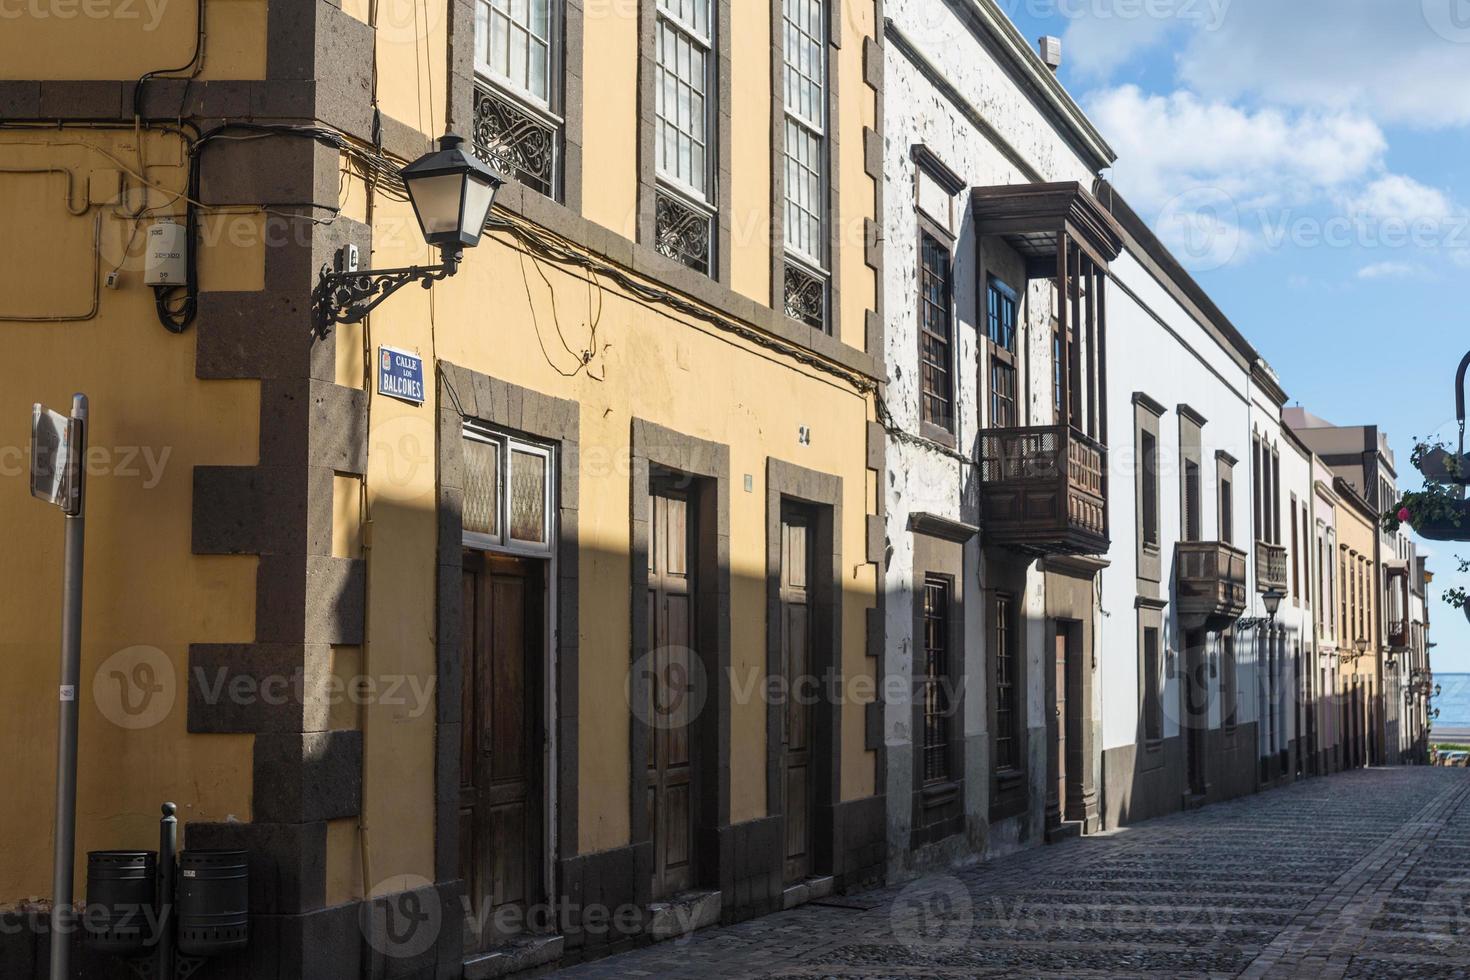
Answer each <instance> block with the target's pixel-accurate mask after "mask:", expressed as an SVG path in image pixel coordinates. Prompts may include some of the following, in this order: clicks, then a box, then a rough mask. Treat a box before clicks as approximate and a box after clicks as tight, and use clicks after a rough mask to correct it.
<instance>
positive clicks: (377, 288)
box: [311, 248, 464, 340]
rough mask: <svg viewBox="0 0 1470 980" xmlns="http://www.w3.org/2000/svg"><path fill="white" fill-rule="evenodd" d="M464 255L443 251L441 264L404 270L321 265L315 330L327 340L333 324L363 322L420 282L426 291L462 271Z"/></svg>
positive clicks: (314, 294) (315, 299) (313, 302)
mask: <svg viewBox="0 0 1470 980" xmlns="http://www.w3.org/2000/svg"><path fill="white" fill-rule="evenodd" d="M463 258H464V252H463V251H461V250H459V249H448V248H446V249H444V250H443V261H442V262H441V263H440V264H439V265H428V266H420V265H413V266H408V267H407V268H402V269H361V270H356V271H350V272H349V271H343V270H338V271H333V270H331V269H329V268H328V267H327V266H322V272H321V278H320V279H318V280H317V284H316V288H315V289H313V290H312V293H311V319H312V329H313V331H314V332H315V333H316V336H317V338H318V339H322V340H324V339H326V337H327V335H328V334H330V333H331V331H332V324H334V323H361V322H362V320H363V318H364V317H366V316H367V315H368V314H369V313H371V312H372V311H373V310H375V309H377V308H378V306H379V305H381V304H382V302H383V301H384V300H386V299H387V298H388V297H389V296H392V295H393V294H394V293H396V292H398V290H400V289H402V288H403V287H404V286H407V285H408V284H409V283H411V282H417V283H419V284H420V285H422V286H423V287H424V288H425V289H428V288H429V287H430V286H432V285H433V284H434V283H436V282H439V281H440V280H443V279H448V278H449V277H450V276H452V275H454V274H455V273H456V272H458V271H459V263H460V262H461V261H462V260H463Z"/></svg>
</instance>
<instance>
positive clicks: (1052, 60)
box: [1036, 34, 1062, 71]
mask: <svg viewBox="0 0 1470 980" xmlns="http://www.w3.org/2000/svg"><path fill="white" fill-rule="evenodd" d="M1036 50H1037V52H1038V53H1039V54H1040V55H1041V60H1042V61H1044V62H1046V67H1048V68H1050V69H1051V70H1052V71H1056V70H1057V69H1059V68H1061V67H1062V39H1061V38H1059V37H1052V36H1051V35H1049V34H1048V35H1047V36H1046V37H1043V38H1040V39H1039V40H1037V42H1036Z"/></svg>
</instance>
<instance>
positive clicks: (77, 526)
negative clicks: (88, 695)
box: [51, 394, 87, 980]
mask: <svg viewBox="0 0 1470 980" xmlns="http://www.w3.org/2000/svg"><path fill="white" fill-rule="evenodd" d="M71 418H72V431H71V438H70V444H71V446H70V448H71V455H70V457H69V461H68V466H69V467H70V468H71V475H72V478H73V480H75V482H74V483H73V484H72V487H73V491H72V497H71V500H70V501H69V502H68V503H69V506H68V507H67V510H66V555H65V563H64V565H63V570H62V577H61V592H62V612H61V686H60V688H59V690H58V705H57V708H58V710H57V713H56V837H55V848H56V849H55V855H54V858H53V864H52V868H53V877H52V880H51V980H69V977H70V967H71V946H70V942H71V932H72V930H71V919H72V878H73V877H74V875H75V871H76V869H75V861H76V829H77V828H76V823H77V681H78V675H79V674H80V673H81V663H82V554H83V547H82V544H83V533H84V531H85V517H84V514H85V512H86V487H85V486H84V481H85V474H86V466H85V465H84V460H85V458H86V454H87V396H86V395H81V394H78V395H73V396H72V401H71Z"/></svg>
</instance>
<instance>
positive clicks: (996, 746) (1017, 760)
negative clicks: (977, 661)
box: [986, 589, 1026, 783]
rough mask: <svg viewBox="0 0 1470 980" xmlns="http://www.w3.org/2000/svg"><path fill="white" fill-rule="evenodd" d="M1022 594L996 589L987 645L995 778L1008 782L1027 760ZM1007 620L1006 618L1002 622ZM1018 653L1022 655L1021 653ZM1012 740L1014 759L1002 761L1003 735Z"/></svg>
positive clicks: (988, 625) (993, 596)
mask: <svg viewBox="0 0 1470 980" xmlns="http://www.w3.org/2000/svg"><path fill="white" fill-rule="evenodd" d="M1019 599H1020V596H1018V595H1016V594H1015V593H1013V592H1010V591H1008V590H1005V589H995V590H993V591H992V592H991V593H990V610H989V612H990V615H989V617H988V620H987V624H986V627H987V630H988V632H989V636H988V637H987V639H988V640H989V641H991V642H990V643H988V644H987V647H988V649H989V651H990V671H989V679H990V682H991V690H992V691H993V692H994V695H993V696H992V698H991V719H990V732H991V738H990V742H991V747H992V755H991V758H992V760H993V762H992V764H993V765H994V767H995V772H996V777H997V779H998V781H1000V782H1001V783H1005V782H1006V781H1007V780H1008V779H1009V778H1010V777H1011V776H1012V775H1024V773H1025V770H1026V760H1025V759H1024V758H1023V757H1022V754H1021V748H1022V744H1023V741H1024V740H1023V739H1022V738H1021V728H1022V725H1021V721H1022V715H1023V712H1022V709H1021V700H1022V697H1021V696H1022V695H1023V694H1024V693H1025V692H1024V690H1023V689H1022V687H1021V678H1022V675H1023V663H1022V662H1023V661H1024V659H1025V652H1024V647H1021V648H1020V649H1019V650H1018V641H1019V639H1020V631H1019V629H1018V627H1019V625H1020V622H1021V619H1022V617H1021V616H1020V615H1019V610H1018V602H1019ZM1003 620H1004V621H1003ZM1002 630H1004V632H1005V641H1006V642H1005V644H1004V646H1005V647H1006V649H1004V650H1002V643H1001V632H1002ZM1018 653H1019V655H1018ZM1002 657H1005V658H1006V667H1007V671H1006V677H1007V683H1006V687H1007V688H1008V690H1009V692H1010V698H1009V703H1008V704H1004V705H1003V702H1002V699H1001V684H1000V668H1001V658H1002ZM1002 707H1005V708H1006V709H1007V710H1008V711H1009V713H1010V718H1011V722H1010V726H1009V731H1003V730H1002V725H1001V720H1000V719H1001V709H1002ZM1003 737H1004V738H1006V739H1008V740H1010V742H1011V743H1012V748H1011V759H1010V760H1009V761H1007V762H1002V761H1001V758H1000V742H1001V739H1002V738H1003Z"/></svg>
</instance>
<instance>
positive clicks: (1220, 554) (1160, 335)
mask: <svg viewBox="0 0 1470 980" xmlns="http://www.w3.org/2000/svg"><path fill="white" fill-rule="evenodd" d="M1099 194H1100V196H1101V197H1102V198H1103V200H1104V201H1105V202H1106V203H1107V204H1108V206H1109V207H1110V209H1111V211H1112V213H1113V215H1114V216H1115V218H1116V219H1117V220H1118V223H1119V224H1120V225H1121V227H1122V229H1123V232H1124V252H1123V255H1122V257H1120V258H1119V259H1118V260H1117V261H1116V262H1114V263H1113V265H1112V269H1111V277H1110V282H1109V298H1108V318H1109V320H1108V326H1109V347H1108V361H1107V370H1108V385H1109V399H1110V401H1111V415H1112V418H1113V420H1114V437H1113V447H1112V448H1113V465H1112V467H1111V471H1110V490H1111V497H1112V506H1113V513H1114V519H1113V523H1112V530H1113V535H1112V537H1113V547H1112V550H1111V552H1110V553H1109V561H1110V564H1109V566H1108V568H1107V569H1106V570H1105V571H1104V573H1103V592H1102V595H1103V643H1102V650H1101V665H1100V674H1101V677H1102V685H1101V686H1102V710H1103V728H1102V740H1103V752H1102V767H1103V779H1102V782H1103V814H1104V823H1105V825H1106V826H1108V827H1114V826H1117V825H1119V824H1122V823H1129V822H1136V821H1138V820H1142V819H1147V818H1148V817H1152V816H1156V815H1159V814H1161V813H1167V812H1171V811H1174V810H1178V809H1180V808H1181V807H1182V806H1185V805H1193V804H1195V803H1201V802H1205V801H1208V800H1213V799H1222V798H1227V797H1230V796H1236V795H1239V794H1241V793H1246V792H1250V791H1252V790H1254V789H1255V787H1256V775H1255V766H1256V744H1257V738H1258V735H1257V733H1258V730H1259V729H1258V726H1259V720H1260V717H1261V705H1260V704H1259V703H1258V702H1257V700H1256V699H1255V698H1254V697H1252V696H1251V695H1252V693H1253V691H1254V674H1253V672H1252V663H1251V662H1250V660H1249V656H1248V654H1249V651H1248V650H1245V649H1242V648H1241V646H1240V644H1239V643H1238V641H1237V640H1236V637H1235V633H1234V631H1233V630H1232V628H1231V627H1232V625H1233V624H1234V622H1235V619H1236V617H1238V616H1239V615H1241V613H1242V612H1243V611H1245V609H1246V604H1247V596H1246V593H1247V591H1248V585H1249V579H1248V574H1247V572H1248V567H1249V565H1250V563H1251V562H1252V561H1253V557H1252V555H1251V552H1252V550H1253V540H1254V530H1253V528H1254V525H1253V516H1252V509H1251V503H1252V498H1251V489H1250V488H1251V485H1252V479H1253V472H1252V468H1251V457H1250V445H1251V444H1250V419H1251V413H1252V399H1251V393H1252V390H1253V386H1252V382H1251V370H1252V367H1253V365H1254V363H1255V361H1256V354H1255V351H1254V350H1253V349H1252V348H1251V347H1250V345H1249V344H1248V343H1247V342H1246V340H1245V338H1244V337H1243V336H1241V334H1240V332H1239V331H1238V330H1237V329H1236V328H1235V326H1234V325H1233V324H1231V322H1230V321H1229V320H1228V319H1227V318H1226V317H1225V315H1224V314H1223V313H1222V312H1221V311H1220V310H1219V309H1218V308H1217V307H1216V306H1215V304H1214V303H1213V302H1211V301H1210V299H1209V297H1208V296H1207V295H1205V293H1204V292H1203V290H1201V289H1200V287H1199V286H1198V285H1197V284H1196V283H1195V282H1194V280H1193V279H1192V278H1191V277H1190V276H1189V275H1188V273H1187V272H1185V270H1184V269H1183V268H1182V267H1180V265H1179V264H1178V262H1177V261H1176V260H1175V259H1174V257H1173V256H1172V255H1171V254H1170V253H1169V252H1168V250H1167V249H1166V248H1164V246H1163V245H1162V244H1161V243H1160V242H1159V241H1158V239H1157V238H1156V237H1155V236H1154V235H1153V233H1152V232H1151V231H1150V230H1149V229H1148V228H1147V226H1146V225H1145V224H1144V223H1143V221H1142V220H1141V219H1140V218H1139V217H1138V216H1137V215H1136V214H1135V213H1134V212H1133V211H1132V209H1131V208H1130V207H1129V206H1128V205H1127V203H1126V202H1125V201H1123V199H1122V198H1121V197H1120V196H1118V195H1117V194H1116V192H1114V191H1113V190H1112V189H1111V188H1109V187H1107V186H1106V185H1105V186H1104V187H1103V188H1102V189H1101V190H1100V192H1099Z"/></svg>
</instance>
